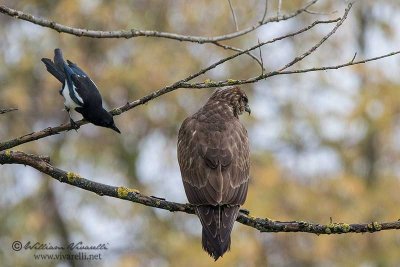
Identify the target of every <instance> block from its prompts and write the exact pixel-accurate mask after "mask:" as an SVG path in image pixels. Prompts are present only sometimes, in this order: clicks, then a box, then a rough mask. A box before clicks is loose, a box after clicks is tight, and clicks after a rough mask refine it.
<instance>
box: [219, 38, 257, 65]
mask: <svg viewBox="0 0 400 267" xmlns="http://www.w3.org/2000/svg"><path fill="white" fill-rule="evenodd" d="M214 44H215V45H216V46H219V47H222V48H224V49H227V50H232V51H235V52H243V51H244V50H243V49H240V48H237V47H233V46H229V45H224V44H221V43H218V42H215V43H214ZM245 54H246V55H248V56H249V57H251V58H252V59H254V60H255V61H256V62H257V64H259V65H260V66H261V68H263V67H264V66H263V63H262V59H261V60H260V59H258V58H257V57H256V56H255V55H253V54H252V53H250V52H245Z"/></svg>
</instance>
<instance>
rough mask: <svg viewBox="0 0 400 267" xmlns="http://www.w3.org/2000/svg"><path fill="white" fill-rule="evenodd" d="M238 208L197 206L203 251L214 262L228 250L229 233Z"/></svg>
mask: <svg viewBox="0 0 400 267" xmlns="http://www.w3.org/2000/svg"><path fill="white" fill-rule="evenodd" d="M238 211H239V206H226V205H224V206H198V207H197V208H196V213H197V215H198V216H199V218H200V221H201V224H202V226H203V234H202V245H203V249H204V250H205V251H206V252H207V253H208V254H210V256H211V257H213V258H214V259H215V260H217V259H218V258H219V257H222V256H223V255H224V254H225V252H227V251H228V250H229V249H230V245H231V232H232V228H233V224H234V222H235V221H236V217H237V215H238Z"/></svg>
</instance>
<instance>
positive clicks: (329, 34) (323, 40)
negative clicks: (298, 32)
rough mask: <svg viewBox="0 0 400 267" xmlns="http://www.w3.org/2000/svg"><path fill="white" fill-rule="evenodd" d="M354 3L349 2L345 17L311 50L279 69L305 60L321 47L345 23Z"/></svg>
mask: <svg viewBox="0 0 400 267" xmlns="http://www.w3.org/2000/svg"><path fill="white" fill-rule="evenodd" d="M352 5H353V4H352V3H349V4H348V6H347V8H346V10H345V11H344V14H343V17H342V18H341V19H340V20H339V21H338V23H336V25H335V27H334V28H333V29H332V30H331V31H330V32H329V33H328V34H327V35H325V36H324V37H323V38H322V39H321V40H320V41H319V42H318V43H317V44H316V45H314V46H313V47H311V48H310V49H309V50H307V51H306V52H305V53H304V54H302V55H300V56H298V57H296V58H294V59H293V60H292V61H290V62H289V63H288V64H286V65H285V66H284V67H283V68H281V69H280V70H279V71H282V70H285V69H287V68H289V67H291V66H293V65H294V64H296V63H297V62H299V61H301V60H303V59H304V58H305V57H307V56H308V55H310V54H311V53H312V52H314V51H315V50H317V48H318V47H320V46H321V45H322V44H323V43H324V42H325V41H326V40H328V38H329V37H331V36H332V35H333V34H334V33H335V32H336V30H337V29H339V27H340V26H341V25H342V24H343V22H344V21H345V20H346V18H347V15H348V14H349V12H350V9H351V7H352Z"/></svg>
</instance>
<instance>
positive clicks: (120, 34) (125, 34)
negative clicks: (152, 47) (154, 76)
mask: <svg viewBox="0 0 400 267" xmlns="http://www.w3.org/2000/svg"><path fill="white" fill-rule="evenodd" d="M317 1H318V0H313V1H312V2H310V3H309V4H307V5H306V6H304V7H303V8H300V9H298V10H296V11H294V12H293V13H291V14H288V15H284V16H280V17H278V16H276V17H272V18H269V19H267V20H263V21H261V22H259V23H258V24H256V25H253V26H251V27H248V28H246V29H243V30H241V31H236V32H233V33H229V34H225V35H219V36H214V37H203V36H190V35H181V34H176V33H169V32H158V31H148V30H136V29H130V30H117V31H97V30H88V29H82V28H73V27H69V26H65V25H62V24H59V23H57V22H55V21H51V20H48V19H45V18H41V17H35V16H33V15H31V14H27V13H24V12H22V11H19V10H15V9H12V8H9V7H7V6H3V5H1V6H0V13H3V14H6V15H8V16H11V17H14V18H17V19H21V20H25V21H28V22H31V23H33V24H37V25H39V26H43V27H47V28H50V29H53V30H56V31H58V32H60V33H67V34H72V35H75V36H79V37H81V36H85V37H91V38H126V39H129V38H135V37H141V36H145V37H159V38H167V39H173V40H178V41H185V42H195V43H200V44H203V43H214V42H219V41H223V40H230V39H233V38H236V37H239V36H242V35H245V34H247V33H249V32H252V31H254V30H256V29H258V28H259V27H261V26H263V25H265V24H267V23H271V22H279V21H283V20H288V19H291V18H294V17H296V16H297V15H299V14H301V13H303V12H305V10H307V8H309V7H310V6H312V5H313V4H315V3H316V2H317Z"/></svg>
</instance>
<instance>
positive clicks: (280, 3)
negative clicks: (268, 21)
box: [278, 0, 282, 17]
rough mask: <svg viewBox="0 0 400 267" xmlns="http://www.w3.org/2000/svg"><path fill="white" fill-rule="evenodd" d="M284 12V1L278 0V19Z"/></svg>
mask: <svg viewBox="0 0 400 267" xmlns="http://www.w3.org/2000/svg"><path fill="white" fill-rule="evenodd" d="M281 10H282V0H278V17H279V16H280V15H281Z"/></svg>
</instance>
